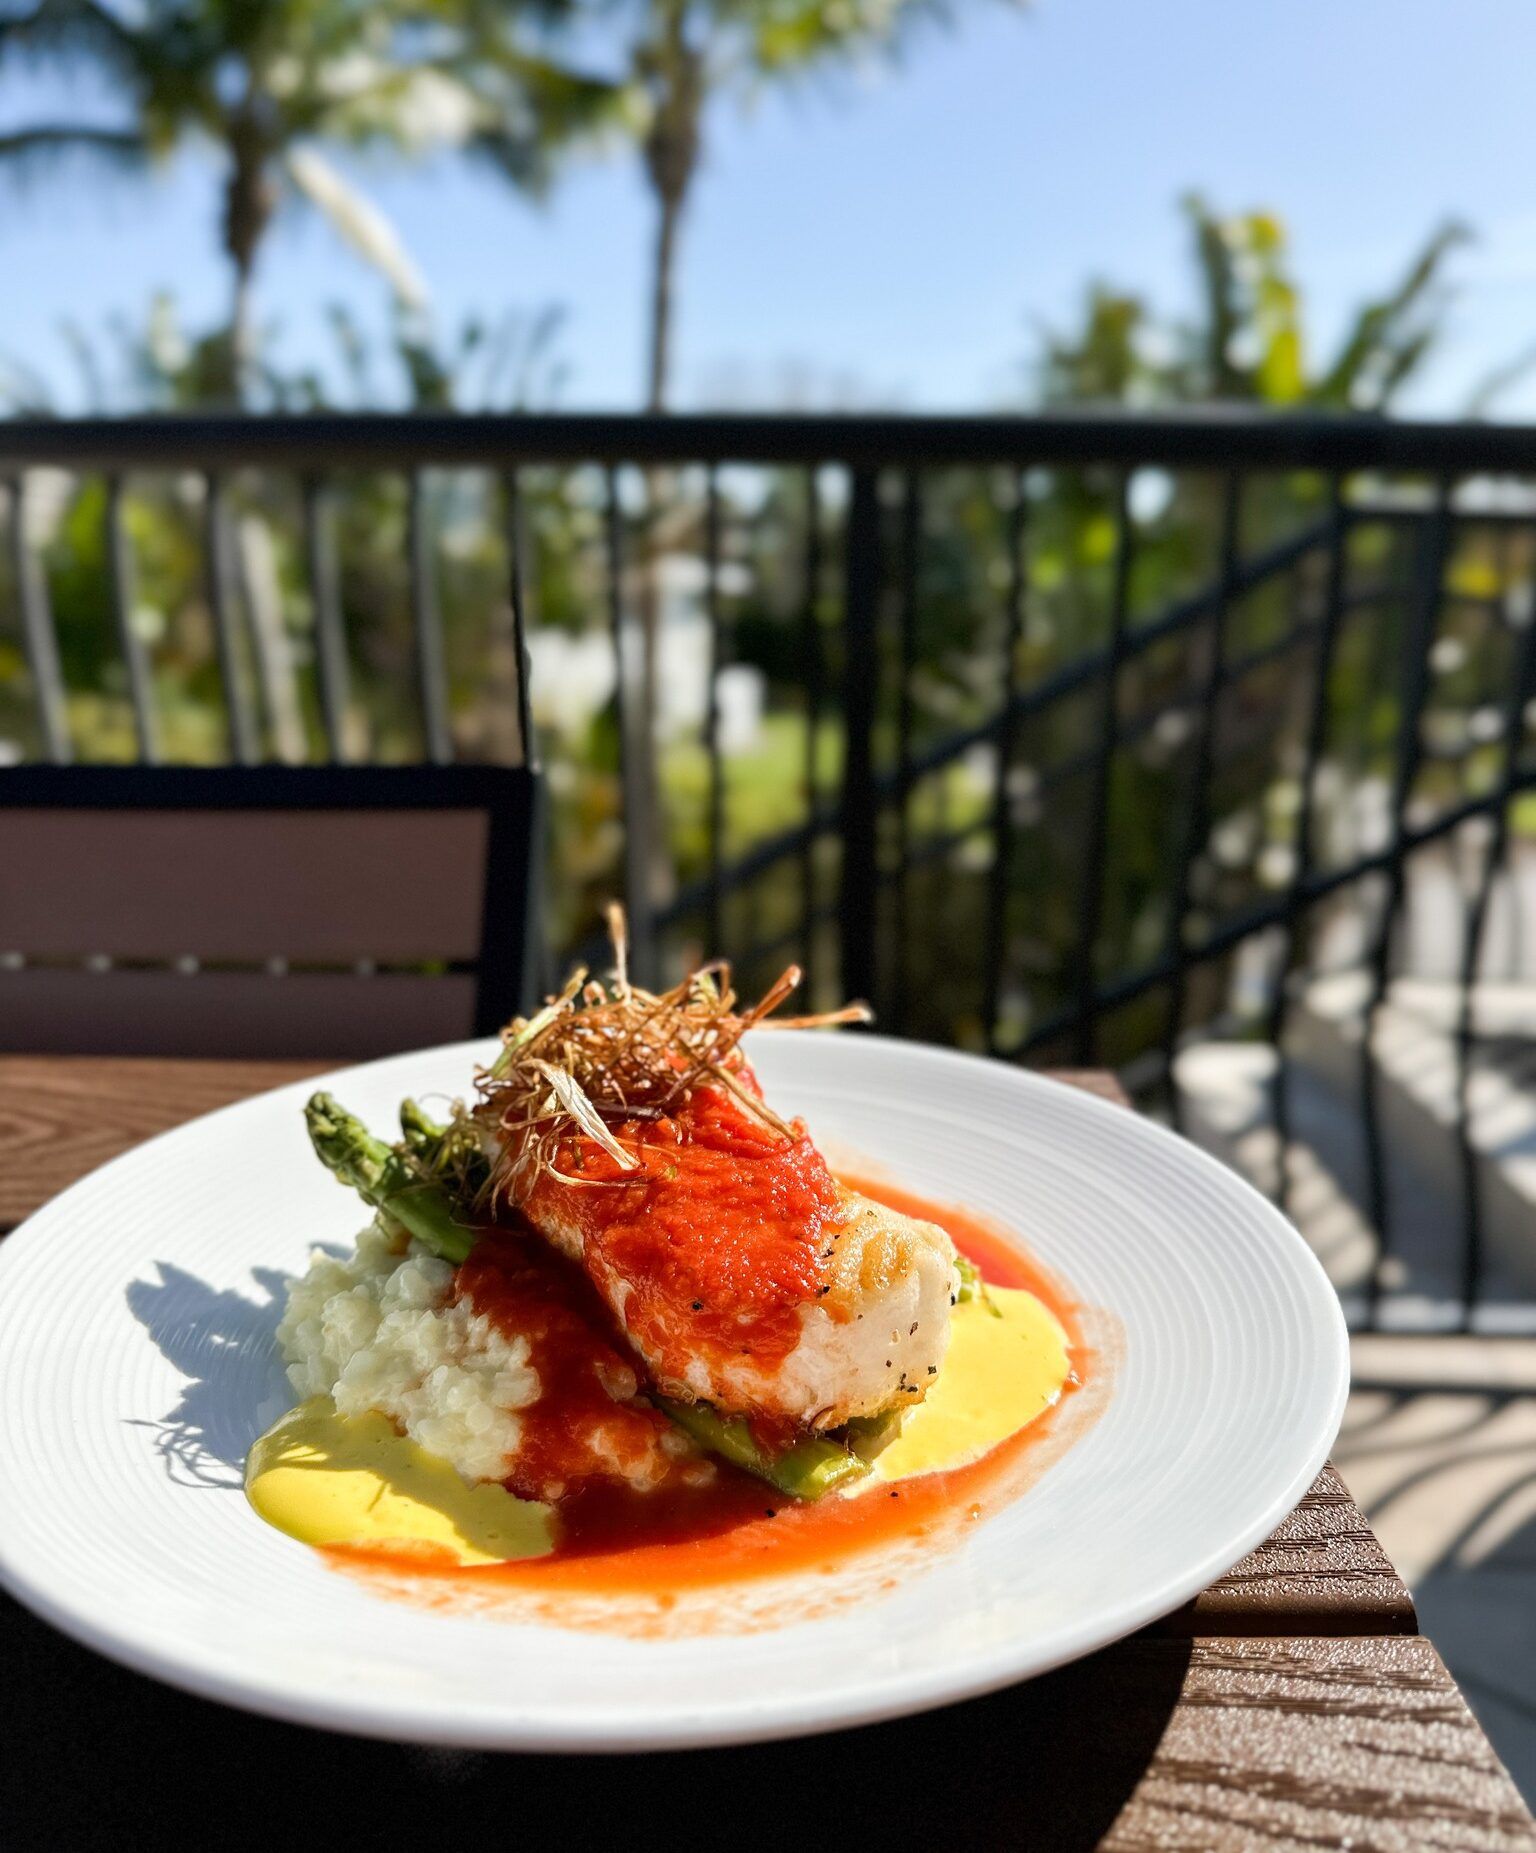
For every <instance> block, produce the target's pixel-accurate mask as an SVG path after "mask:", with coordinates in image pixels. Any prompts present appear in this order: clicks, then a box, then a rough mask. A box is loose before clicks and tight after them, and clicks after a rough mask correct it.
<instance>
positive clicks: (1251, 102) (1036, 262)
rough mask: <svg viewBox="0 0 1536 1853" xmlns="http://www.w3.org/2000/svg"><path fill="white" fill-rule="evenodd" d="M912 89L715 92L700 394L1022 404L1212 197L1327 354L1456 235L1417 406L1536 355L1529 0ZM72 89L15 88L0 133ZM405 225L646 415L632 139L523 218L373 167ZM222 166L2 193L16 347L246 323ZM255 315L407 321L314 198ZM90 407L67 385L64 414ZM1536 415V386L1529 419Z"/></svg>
mask: <svg viewBox="0 0 1536 1853" xmlns="http://www.w3.org/2000/svg"><path fill="white" fill-rule="evenodd" d="M959 11H960V13H961V15H962V19H961V24H960V26H959V28H958V29H957V30H956V31H954V32H951V33H945V32H943V31H941V30H934V31H932V32H929V33H926V34H924V35H923V36H922V38H921V39H920V41H919V42H918V43H917V44H916V46H915V47H914V49H913V51H912V52H911V54H910V55H909V57H908V58H907V60H906V61H905V63H904V65H903V66H902V67H900V68H898V69H896V70H893V71H887V72H881V73H871V74H870V75H869V76H867V77H863V78H855V79H847V80H840V81H838V82H836V83H814V84H809V85H806V86H804V87H802V88H801V89H799V90H797V91H796V92H794V93H792V94H790V95H780V96H774V97H764V98H761V99H759V100H758V101H757V102H756V103H755V105H754V106H753V107H751V108H750V109H748V110H745V111H743V110H741V109H738V108H736V107H734V106H732V107H724V108H721V109H720V110H719V111H718V112H717V114H716V117H715V119H714V121H713V122H712V124H711V138H710V148H709V156H708V166H707V169H706V171H705V173H704V175H703V178H702V180H701V182H700V184H699V187H698V191H697V194H696V197H695V200H694V204H693V209H692V215H691V218H690V220H689V222H688V225H687V227H686V234H685V244H684V249H683V257H682V265H681V273H680V279H679V282H680V303H681V309H680V320H679V328H678V341H679V346H678V356H677V385H678V390H677V395H676V397H677V400H678V403H679V404H683V405H698V404H704V403H710V402H719V401H723V400H729V401H735V402H741V401H744V400H754V399H756V400H763V401H770V400H772V399H773V398H774V397H775V396H782V395H783V393H784V391H785V390H786V388H787V385H788V384H789V383H791V382H795V383H797V385H796V389H797V390H798V391H800V392H801V393H802V394H803V395H804V396H806V397H808V398H810V399H813V400H817V399H820V400H827V399H834V398H835V399H848V398H850V397H852V398H854V399H856V400H858V401H859V402H862V403H874V402H893V403H897V404H900V405H903V406H906V407H909V408H914V409H916V408H957V409H965V408H973V407H985V406H992V405H995V404H998V403H1000V402H1004V401H1007V400H1010V399H1014V400H1016V399H1017V397H1018V396H1019V393H1020V391H1021V382H1022V379H1023V363H1024V361H1025V359H1026V357H1027V356H1028V354H1029V352H1030V350H1031V345H1032V341H1033V332H1032V331H1033V330H1034V328H1035V327H1036V326H1037V325H1038V323H1039V322H1040V321H1041V320H1046V321H1053V322H1056V323H1061V322H1063V321H1070V319H1071V317H1072V315H1073V312H1074V308H1075V306H1076V304H1077V303H1078V301H1079V299H1080V296H1081V293H1082V291H1083V289H1084V286H1085V284H1086V283H1087V281H1088V279H1089V278H1090V277H1093V276H1104V277H1109V278H1112V279H1114V280H1116V281H1118V282H1123V283H1126V284H1129V285H1133V286H1136V287H1139V288H1143V289H1145V290H1148V291H1150V292H1152V293H1154V294H1155V295H1157V296H1158V297H1159V298H1161V299H1162V300H1164V301H1165V302H1168V303H1169V304H1170V305H1176V304H1178V303H1179V302H1180V300H1181V295H1182V292H1183V290H1184V289H1185V288H1186V287H1187V276H1188V266H1187V261H1186V257H1185V251H1184V244H1183V233H1182V229H1181V226H1180V223H1179V220H1178V218H1177V214H1176V203H1177V200H1178V198H1179V196H1180V195H1181V194H1182V193H1183V192H1184V191H1186V190H1187V189H1189V188H1198V189H1200V190H1202V191H1204V192H1205V193H1207V194H1208V195H1209V196H1210V197H1211V198H1212V199H1213V200H1214V201H1216V202H1217V203H1219V204H1221V205H1222V206H1224V207H1228V208H1232V209H1236V208H1238V207H1244V206H1251V205H1263V206H1267V207H1270V208H1273V209H1274V210H1276V211H1278V212H1279V213H1280V214H1281V215H1282V216H1283V217H1284V218H1285V220H1286V221H1287V223H1288V225H1289V226H1290V229H1291V232H1292V235H1293V238H1294V241H1295V248H1296V265H1297V269H1298V272H1299V274H1300V276H1301V278H1302V280H1303V283H1304V285H1305V286H1306V290H1307V294H1308V298H1309V302H1310V304H1311V307H1312V310H1313V312H1314V313H1313V329H1314V333H1315V338H1316V341H1317V344H1318V345H1319V346H1324V347H1326V345H1327V343H1328V341H1329V339H1330V338H1331V337H1332V336H1333V335H1335V334H1336V332H1337V330H1338V328H1339V326H1340V325H1341V322H1342V320H1343V317H1344V315H1345V313H1346V312H1347V310H1348V308H1349V306H1350V305H1351V303H1353V302H1354V301H1356V300H1357V299H1358V298H1359V297H1360V295H1361V294H1362V293H1365V292H1367V291H1372V290H1377V289H1379V288H1381V287H1382V286H1383V285H1384V284H1385V283H1386V282H1387V281H1388V280H1390V279H1391V278H1393V277H1394V276H1395V275H1396V274H1397V273H1398V271H1399V270H1400V269H1401V267H1402V266H1403V265H1404V264H1405V263H1406V261H1407V259H1408V257H1409V255H1410V253H1411V252H1412V251H1413V250H1414V249H1415V248H1416V247H1417V245H1418V244H1419V243H1420V242H1421V241H1422V239H1423V238H1424V237H1425V236H1426V235H1427V233H1428V232H1429V230H1430V229H1431V227H1432V226H1434V225H1435V224H1436V223H1437V222H1438V221H1439V220H1441V219H1443V218H1444V217H1446V216H1447V215H1456V216H1459V217H1461V218H1463V219H1465V220H1467V221H1468V222H1469V223H1470V224H1471V225H1472V226H1473V228H1474V229H1475V230H1476V231H1477V233H1478V234H1479V236H1478V242H1477V243H1476V245H1474V246H1473V247H1472V248H1470V249H1469V250H1468V251H1466V252H1465V253H1463V254H1462V257H1461V260H1460V262H1459V264H1458V266H1457V271H1456V274H1457V277H1458V279H1459V282H1460V286H1461V287H1460V291H1459V295H1458V298H1457V302H1456V306H1455V310H1454V314H1453V317H1452V322H1451V337H1450V340H1449V342H1448V345H1447V349H1446V352H1445V354H1444V355H1443V357H1442V358H1441V360H1440V361H1439V362H1438V363H1437V365H1436V366H1435V368H1434V370H1433V373H1432V375H1431V376H1430V377H1429V378H1428V379H1427V380H1426V382H1425V384H1424V386H1423V387H1422V389H1421V390H1420V393H1419V396H1418V400H1417V403H1416V406H1415V409H1418V410H1421V411H1424V412H1427V413H1454V412H1455V411H1456V410H1458V409H1459V407H1460V406H1461V405H1462V404H1463V403H1464V402H1465V399H1466V396H1467V393H1468V391H1469V389H1470V387H1471V385H1472V384H1473V382H1474V381H1475V380H1476V379H1477V378H1478V377H1479V376H1480V375H1481V374H1483V373H1484V372H1485V371H1486V370H1488V369H1489V368H1491V367H1492V366H1494V365H1495V364H1496V363H1498V362H1500V361H1502V360H1504V359H1507V358H1509V357H1510V356H1512V355H1513V354H1515V353H1517V352H1519V351H1520V350H1522V349H1524V348H1526V347H1527V346H1530V345H1532V344H1533V343H1536V187H1533V181H1532V178H1531V175H1532V164H1531V159H1530V152H1529V151H1530V147H1531V124H1532V122H1533V120H1536V92H1533V86H1532V81H1531V72H1532V70H1533V68H1536V8H1532V7H1531V6H1530V4H1529V0H1455V4H1451V3H1450V0H1438V3H1430V0H1347V3H1346V4H1340V0H1237V3H1236V4H1233V0H1038V4H1037V5H1036V6H1035V8H1034V10H1033V12H1032V13H1029V14H1019V13H1016V12H1014V11H1012V10H1010V9H1008V8H1006V7H1003V6H991V5H988V4H984V3H983V0H976V3H974V4H972V5H970V6H967V7H963V8H960V9H959ZM65 95H67V92H64V91H62V90H61V88H60V87H59V86H58V84H57V83H56V82H54V81H47V82H45V81H44V80H42V79H39V78H35V77H32V76H26V77H21V76H12V77H9V78H8V79H7V84H6V88H5V92H4V94H3V96H0V127H7V126H12V125H15V124H19V123H21V122H23V121H26V120H28V119H38V118H44V117H47V116H48V115H50V114H52V113H53V112H55V111H56V110H57V109H58V108H59V107H60V106H61V101H62V99H63V97H64V96H65ZM352 171H353V173H354V174H355V175H356V176H358V177H360V178H361V179H362V180H363V182H364V183H365V184H366V185H367V187H368V188H369V190H370V192H371V194H372V196H373V197H374V198H375V199H376V201H377V202H378V203H379V204H380V205H381V206H382V207H383V208H384V209H385V211H386V212H387V213H388V214H389V215H390V217H391V218H392V219H393V221H394V223H395V225H396V226H397V228H398V229H399V231H400V233H401V235H402V237H403V239H404V242H405V244H406V246H407V248H408V249H409V250H410V252H411V254H412V255H413V257H414V258H415V259H416V261H417V263H418V265H419V266H420V268H421V269H422V270H423V271H424V272H425V274H426V276H427V278H428V280H429V282H430V283H431V285H432V289H433V296H434V304H435V312H436V315H437V317H438V319H439V321H440V323H441V324H442V325H443V326H445V327H451V326H452V325H453V324H455V323H456V322H457V321H458V320H459V318H460V317H461V316H462V315H463V314H464V313H466V312H468V311H471V310H474V311H480V312H495V311H498V310H499V309H500V308H501V307H503V306H505V305H511V306H514V307H519V308H524V309H528V308H533V307H536V306H538V305H540V304H543V303H546V302H551V301H556V302H560V303H562V304H564V305H565V307H566V308H567V310H568V312H569V319H568V322H567V324H566V328H565V331H564V334H563V337H562V348H561V351H562V354H563V357H564V359H565V360H566V362H567V363H568V365H569V368H570V378H569V382H568V384H567V386H566V388H565V390H564V394H563V402H564V403H566V404H568V405H571V406H605V407H623V406H629V405H633V404H634V403H635V402H636V401H637V398H638V395H639V391H640V382H641V374H642V349H643V327H644V317H643V305H644V292H645V263H646V253H647V248H648V243H649V238H650V221H649V212H648V205H647V201H646V198H645V196H644V194H643V191H642V189H641V185H640V182H639V178H638V175H637V173H636V170H635V167H634V164H633V161H632V160H630V159H627V158H626V157H625V156H624V155H623V154H618V155H615V156H614V157H612V158H610V159H607V160H592V161H588V162H585V163H583V164H582V165H581V166H579V167H577V168H576V169H575V170H574V171H572V173H571V174H570V175H569V177H568V178H567V180H566V181H565V183H564V184H563V185H562V186H561V187H560V188H559V189H558V191H557V192H556V194H555V195H554V197H553V198H552V199H551V201H550V202H549V203H548V204H546V205H544V206H530V205H528V204H526V203H524V202H523V201H521V200H520V199H518V198H517V197H516V196H514V195H513V194H511V193H510V192H509V191H507V190H506V189H505V188H503V187H501V186H499V185H497V184H496V183H494V182H493V181H492V180H490V179H489V178H488V177H483V176H477V175H474V174H470V173H466V172H464V171H463V170H462V169H460V168H457V167H455V166H453V165H452V164H449V163H446V162H439V163H435V164H433V165H431V166H429V167H427V168H425V169H419V170H417V171H415V172H413V173H402V172H400V171H399V170H397V169H391V168H390V167H389V166H388V165H387V164H386V163H380V164H378V165H370V166H367V167H362V168H356V167H354V168H353V169H352ZM216 212H217V201H216V170H215V169H214V167H213V166H212V164H211V162H206V161H202V160H199V159H197V158H193V157H189V158H186V159H184V160H182V161H180V162H178V163H177V164H176V165H175V166H173V167H171V168H169V169H167V170H166V171H164V172H163V173H162V174H161V176H160V177H159V178H158V179H157V180H155V181H154V182H152V183H150V184H148V185H135V184H133V183H130V182H125V181H113V182H110V183H107V184H102V183H101V182H100V181H99V180H97V179H95V178H92V179H90V180H89V181H87V180H86V178H85V177H84V175H83V174H82V173H80V172H72V173H68V174H66V175H65V176H64V177H63V178H61V179H59V180H56V181H51V182H49V183H47V184H43V185H38V186H36V187H34V189H33V190H31V191H30V192H29V193H28V194H26V195H25V196H20V197H18V196H17V195H16V194H15V193H8V194H5V195H0V349H3V350H4V352H6V353H7V354H10V355H13V356H21V357H24V358H25V359H27V360H28V361H30V362H31V363H32V364H34V365H37V366H40V367H41V368H42V369H43V370H44V371H45V372H46V373H48V375H49V376H50V377H52V378H53V379H55V380H56V381H58V382H59V383H60V385H61V386H67V382H68V381H69V380H70V379H71V378H72V372H71V369H70V365H69V361H68V355H67V351H66V349H65V347H64V344H63V343H62V341H61V340H60V338H59V335H58V332H57V331H58V324H59V322H60V320H61V318H63V317H65V316H72V317H74V318H75V319H76V320H78V321H80V322H82V323H83V324H84V325H86V326H87V327H96V326H100V325H101V324H102V323H103V322H105V320H106V319H107V318H108V316H109V315H111V314H113V313H121V314H125V315H127V316H129V317H130V318H131V319H134V320H142V318H143V316H144V313H145V311H146V308H147V305H148V302H149V300H150V297H151V295H152V294H153V292H154V291H155V290H156V289H157V288H160V287H164V286H170V287H172V288H173V289H174V290H175V292H176V293H177V296H178V298H179V300H180V301H181V303H182V305H183V306H184V309H185V311H186V314H187V318H188V320H189V321H190V322H192V323H193V324H199V323H202V322H206V321H211V320H212V319H214V318H215V317H216V316H217V315H218V314H220V313H221V311H222V308H223V305H224V302H225V299H226V295H227V288H228V286H227V282H226V279H225V276H224V273H223V269H222V265H221V261H220V259H219V257H218V253H217V249H216V244H215V233H216ZM259 292H260V312H261V316H262V318H263V319H264V320H267V321H272V322H275V323H277V324H278V325H279V327H280V329H281V342H282V352H283V354H284V356H285V357H286V358H287V359H288V360H290V361H296V360H301V359H306V358H312V357H315V356H317V355H320V354H323V353H325V352H327V351H328V342H327V338H326V336H325V334H324V332H323V315H324V309H325V305H326V304H328V303H330V302H332V301H335V300H338V299H344V300H346V301H348V302H349V303H351V304H352V305H353V306H354V308H355V309H356V311H357V313H358V314H359V315H361V316H362V317H363V318H364V319H365V320H377V319H380V318H381V317H382V313H383V308H384V302H385V296H384V292H383V289H382V287H381V285H380V284H379V283H378V282H377V281H376V280H375V279H374V278H373V277H372V275H371V274H370V273H369V272H368V271H367V270H366V269H365V268H364V267H363V266H362V264H361V263H360V262H359V261H358V260H357V259H355V258H354V257H352V256H351V255H349V254H348V253H347V252H346V251H345V250H343V249H340V248H339V247H338V246H337V245H336V243H335V242H334V240H333V239H332V237H331V234H330V233H329V231H328V230H327V228H326V227H325V225H324V224H323V223H322V222H321V221H320V220H319V219H318V218H317V217H315V216H314V215H313V214H304V213H301V214H299V215H298V216H296V217H294V218H292V219H290V220H288V221H287V222H286V223H284V224H283V225H281V226H280V227H279V229H278V230H277V232H276V233H275V235H274V237H273V239H272V242H271V245H270V247H269V249H268V250H267V253H266V256H265V258H264V260H263V268H262V271H261V275H260V278H259ZM66 402H67V394H66ZM1501 410H1503V411H1504V412H1505V413H1506V414H1508V415H1527V416H1536V380H1533V381H1531V382H1527V383H1526V384H1525V385H1524V386H1522V387H1521V389H1520V390H1519V391H1518V392H1517V393H1516V394H1515V395H1514V396H1513V397H1511V398H1510V399H1509V400H1508V401H1507V402H1506V403H1505V404H1504V405H1503V406H1502V407H1501Z"/></svg>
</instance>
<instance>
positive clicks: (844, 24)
mask: <svg viewBox="0 0 1536 1853" xmlns="http://www.w3.org/2000/svg"><path fill="white" fill-rule="evenodd" d="M956 10H957V7H956V6H955V5H949V4H945V0H839V3H838V4H837V5H828V4H827V3H826V0H633V3H632V4H630V3H628V0H620V4H619V7H618V11H619V12H620V14H621V16H623V17H624V18H625V21H626V29H627V41H628V44H627V65H628V73H629V81H630V84H631V87H632V90H633V92H634V95H635V97H636V100H637V106H638V107H637V114H638V127H639V140H640V149H641V154H642V158H643V160H644V164H645V173H646V178H647V180H648V181H649V183H650V189H651V193H652V195H653V197H654V199H655V203H656V231H655V242H654V246H653V250H652V258H651V288H650V316H649V341H648V361H647V392H646V404H647V409H648V410H650V411H652V412H659V411H662V410H664V409H665V406H666V403H667V398H668V392H669V388H670V385H671V370H672V348H673V279H674V275H675V272H676V267H677V252H678V239H679V235H680V232H681V229H682V223H683V218H684V214H685V211H686V208H687V204H688V196H689V192H690V190H691V189H692V186H693V182H694V180H695V178H696V177H697V174H698V171H699V165H700V162H701V159H702V157H703V152H704V114H705V109H706V106H707V104H708V103H709V100H710V99H711V97H713V96H716V95H719V94H722V93H735V94H737V95H745V94H748V93H750V92H751V91H752V90H754V89H756V88H758V87H759V86H761V85H763V84H765V83H770V82H773V81H775V80H780V79H788V78H793V77H797V76H802V75H805V74H807V73H809V72H811V71H813V70H817V69H825V68H832V67H836V66H838V65H844V66H847V65H851V64H854V63H856V62H857V61H859V60H860V59H865V58H868V57H870V56H872V55H882V54H883V55H891V54H894V53H896V52H897V51H899V50H900V48H901V47H902V45H903V44H904V42H905V40H906V38H907V36H908V33H909V32H910V29H911V28H912V27H913V26H914V25H915V24H916V23H917V22H918V21H919V20H921V19H924V18H929V19H941V20H942V19H947V18H948V17H950V16H951V15H952V14H953V13H954V12H955V11H956Z"/></svg>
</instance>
